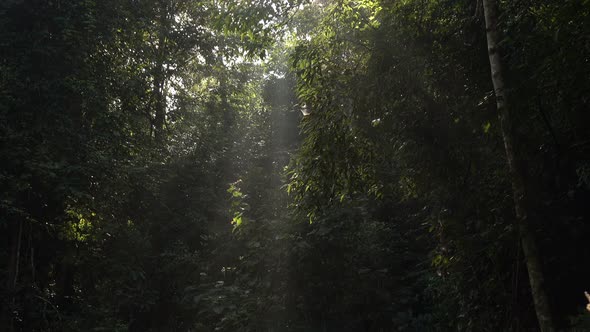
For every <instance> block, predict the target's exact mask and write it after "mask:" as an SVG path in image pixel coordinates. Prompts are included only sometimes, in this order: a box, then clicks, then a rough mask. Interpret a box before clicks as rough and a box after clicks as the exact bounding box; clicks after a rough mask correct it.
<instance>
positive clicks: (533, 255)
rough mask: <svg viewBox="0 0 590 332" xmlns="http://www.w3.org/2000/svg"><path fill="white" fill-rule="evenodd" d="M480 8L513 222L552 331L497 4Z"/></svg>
mask: <svg viewBox="0 0 590 332" xmlns="http://www.w3.org/2000/svg"><path fill="white" fill-rule="evenodd" d="M483 7H484V15H485V21H486V34H487V41H488V54H489V58H490V67H491V72H492V82H493V84H494V92H495V94H496V105H497V108H498V116H499V118H500V125H501V127H502V136H503V138H504V148H505V150H506V159H507V161H508V167H509V171H510V177H511V181H512V190H513V195H514V207H515V210H516V219H517V222H518V230H519V232H520V237H521V246H522V250H523V253H524V258H525V261H526V266H527V270H528V275H529V282H530V286H531V293H532V297H533V302H534V305H535V312H536V314H537V320H538V322H539V327H540V329H541V331H543V332H549V331H554V325H553V317H552V314H551V309H550V306H549V298H548V296H547V293H546V292H545V288H544V276H543V272H542V270H541V263H540V259H539V253H538V250H537V243H536V240H535V238H534V234H533V232H532V231H531V229H530V225H529V223H530V221H529V219H528V208H527V200H528V192H527V188H526V185H525V181H524V176H523V174H522V169H521V168H520V165H519V161H518V159H517V157H516V153H515V151H514V125H513V123H512V120H511V118H510V108H509V103H508V98H507V96H506V90H505V81H504V68H503V65H502V58H501V56H500V53H499V46H498V44H499V41H500V37H499V32H498V27H497V23H498V4H497V1H496V0H483Z"/></svg>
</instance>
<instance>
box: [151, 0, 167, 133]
mask: <svg viewBox="0 0 590 332" xmlns="http://www.w3.org/2000/svg"><path fill="white" fill-rule="evenodd" d="M159 5H160V18H159V21H160V22H159V23H160V26H159V32H158V34H159V35H158V49H157V50H156V68H155V74H154V93H155V98H156V100H155V116H154V135H155V138H156V140H157V141H162V140H163V139H164V126H165V123H166V75H167V74H166V72H165V70H164V59H165V56H166V53H165V52H166V33H167V31H168V23H167V22H168V17H167V16H168V7H167V4H166V2H165V1H160V2H159Z"/></svg>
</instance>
